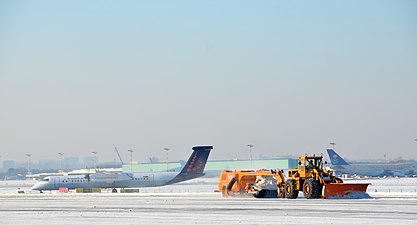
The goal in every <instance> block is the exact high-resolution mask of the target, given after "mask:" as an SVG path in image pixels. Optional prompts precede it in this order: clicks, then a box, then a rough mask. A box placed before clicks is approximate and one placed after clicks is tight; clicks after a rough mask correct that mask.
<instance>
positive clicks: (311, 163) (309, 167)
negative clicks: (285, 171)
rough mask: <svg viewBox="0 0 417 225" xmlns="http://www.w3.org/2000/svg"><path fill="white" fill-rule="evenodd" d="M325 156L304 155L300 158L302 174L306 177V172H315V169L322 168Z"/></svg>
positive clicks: (299, 165)
mask: <svg viewBox="0 0 417 225" xmlns="http://www.w3.org/2000/svg"><path fill="white" fill-rule="evenodd" d="M322 161H323V156H316V155H313V156H302V157H299V158H298V171H299V172H300V173H302V174H300V175H301V177H306V174H308V173H311V172H313V169H317V170H322V168H323V163H322Z"/></svg>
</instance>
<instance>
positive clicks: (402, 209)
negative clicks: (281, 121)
mask: <svg viewBox="0 0 417 225" xmlns="http://www.w3.org/2000/svg"><path fill="white" fill-rule="evenodd" d="M346 182H362V183H372V185H371V186H370V187H369V188H368V193H369V194H370V195H371V196H372V197H373V198H371V199H331V200H324V199H314V200H307V199H304V198H299V199H295V200H287V199H255V198H223V197H222V196H221V194H220V193H218V192H214V190H215V189H217V179H213V178H200V179H195V180H191V181H188V182H184V183H182V184H177V185H171V186H164V187H157V188H142V189H141V190H140V191H141V193H132V194H121V193H115V194H113V193H109V192H106V193H93V194H79V193H73V192H72V193H66V194H60V193H57V192H56V191H53V192H45V193H43V194H39V193H36V192H32V191H30V186H31V185H32V184H33V183H34V182H32V181H1V182H0V202H1V204H0V224H2V225H3V224H4V225H9V224H10V225H17V224H19V225H20V224H34V225H37V224H396V225H399V224H417V193H416V191H415V189H416V188H417V178H399V179H395V178H389V179H367V180H346ZM18 188H20V189H18ZM18 190H23V191H25V194H17V191H18Z"/></svg>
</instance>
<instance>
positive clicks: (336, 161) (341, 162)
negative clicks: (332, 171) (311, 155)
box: [327, 149, 349, 166]
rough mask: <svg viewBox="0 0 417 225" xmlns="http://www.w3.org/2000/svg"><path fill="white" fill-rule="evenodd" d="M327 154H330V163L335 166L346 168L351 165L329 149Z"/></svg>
mask: <svg viewBox="0 0 417 225" xmlns="http://www.w3.org/2000/svg"><path fill="white" fill-rule="evenodd" d="M327 154H329V158H330V161H331V162H332V164H333V165H334V166H346V165H349V163H347V162H346V161H345V160H344V159H343V158H342V157H340V155H339V154H337V153H336V152H335V151H334V150H333V149H327Z"/></svg>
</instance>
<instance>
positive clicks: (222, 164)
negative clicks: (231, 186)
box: [122, 158, 297, 176]
mask: <svg viewBox="0 0 417 225" xmlns="http://www.w3.org/2000/svg"><path fill="white" fill-rule="evenodd" d="M183 165H184V162H168V164H167V163H165V162H158V163H139V164H123V167H122V168H123V172H162V171H167V170H168V171H179V170H181V168H182V166H183ZM296 167H297V159H289V158H285V159H254V160H252V162H251V161H250V160H212V161H208V162H207V164H206V169H205V172H206V174H207V175H214V176H215V175H216V174H218V173H219V172H220V171H222V170H225V169H226V170H242V169H251V168H252V169H280V170H287V169H291V168H296Z"/></svg>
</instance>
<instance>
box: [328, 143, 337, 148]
mask: <svg viewBox="0 0 417 225" xmlns="http://www.w3.org/2000/svg"><path fill="white" fill-rule="evenodd" d="M329 144H330V145H331V146H332V149H333V150H334V146H335V145H336V143H335V142H330V143H329Z"/></svg>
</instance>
